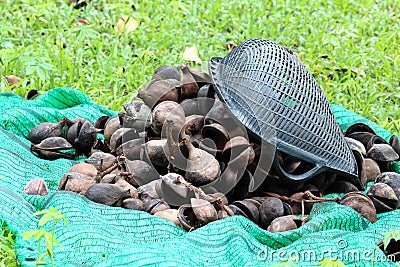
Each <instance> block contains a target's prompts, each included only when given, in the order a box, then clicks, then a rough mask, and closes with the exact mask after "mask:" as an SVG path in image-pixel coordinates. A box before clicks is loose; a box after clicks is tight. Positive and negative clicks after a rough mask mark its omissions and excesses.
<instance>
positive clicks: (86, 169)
mask: <svg viewBox="0 0 400 267" xmlns="http://www.w3.org/2000/svg"><path fill="white" fill-rule="evenodd" d="M68 172H79V173H81V174H84V175H88V176H95V175H96V174H97V169H96V167H95V166H93V165H92V164H89V163H86V162H79V163H78V164H75V165H74V166H72V167H71V169H69V171H68Z"/></svg>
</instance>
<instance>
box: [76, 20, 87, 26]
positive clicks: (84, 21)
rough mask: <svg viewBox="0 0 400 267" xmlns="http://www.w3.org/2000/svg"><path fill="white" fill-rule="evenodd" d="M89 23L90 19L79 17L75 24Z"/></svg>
mask: <svg viewBox="0 0 400 267" xmlns="http://www.w3.org/2000/svg"><path fill="white" fill-rule="evenodd" d="M88 24H89V21H88V20H87V19H78V20H77V21H76V22H75V23H74V26H79V25H81V26H86V25H88Z"/></svg>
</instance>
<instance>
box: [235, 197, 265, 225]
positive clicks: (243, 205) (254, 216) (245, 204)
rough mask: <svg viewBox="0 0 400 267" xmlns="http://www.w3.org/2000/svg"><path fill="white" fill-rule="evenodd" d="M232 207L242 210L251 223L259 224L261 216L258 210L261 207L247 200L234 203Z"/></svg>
mask: <svg viewBox="0 0 400 267" xmlns="http://www.w3.org/2000/svg"><path fill="white" fill-rule="evenodd" d="M232 205H233V206H236V207H238V208H239V209H241V210H242V211H243V212H244V213H245V214H246V217H247V218H249V219H250V220H251V221H253V222H255V223H258V221H259V214H260V212H259V210H258V208H259V206H260V205H258V206H257V205H256V204H254V202H252V201H249V200H247V199H244V200H237V201H234V202H233V203H232Z"/></svg>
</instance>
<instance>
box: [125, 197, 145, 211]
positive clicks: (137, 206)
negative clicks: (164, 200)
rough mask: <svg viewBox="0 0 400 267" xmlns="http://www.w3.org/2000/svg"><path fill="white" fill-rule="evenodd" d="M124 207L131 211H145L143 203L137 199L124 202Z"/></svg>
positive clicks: (128, 199)
mask: <svg viewBox="0 0 400 267" xmlns="http://www.w3.org/2000/svg"><path fill="white" fill-rule="evenodd" d="M122 207H123V208H125V209H130V210H144V205H143V201H141V200H140V199H137V198H127V199H124V200H123V201H122Z"/></svg>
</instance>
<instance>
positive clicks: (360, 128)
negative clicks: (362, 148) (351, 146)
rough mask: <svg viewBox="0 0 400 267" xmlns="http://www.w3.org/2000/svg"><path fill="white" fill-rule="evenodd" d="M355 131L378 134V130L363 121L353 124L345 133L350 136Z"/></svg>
mask: <svg viewBox="0 0 400 267" xmlns="http://www.w3.org/2000/svg"><path fill="white" fill-rule="evenodd" d="M354 132H368V133H371V134H373V135H376V132H375V131H374V130H373V129H372V128H371V127H370V126H368V125H367V124H365V123H362V122H357V123H354V124H352V125H351V126H350V127H349V128H347V131H346V133H345V135H346V136H349V135H350V134H352V133H354Z"/></svg>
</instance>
